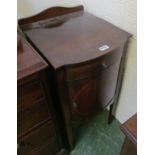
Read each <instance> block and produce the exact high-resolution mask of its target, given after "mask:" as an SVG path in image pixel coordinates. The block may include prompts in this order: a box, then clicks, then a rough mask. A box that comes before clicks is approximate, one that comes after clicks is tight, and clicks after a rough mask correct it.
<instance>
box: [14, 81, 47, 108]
mask: <svg viewBox="0 0 155 155" xmlns="http://www.w3.org/2000/svg"><path fill="white" fill-rule="evenodd" d="M17 98H18V111H21V110H25V109H28V108H31V106H32V105H33V104H36V103H37V102H38V101H40V100H43V99H44V98H45V94H44V90H43V88H42V84H41V81H40V80H39V79H36V80H35V81H31V82H28V83H25V84H23V85H22V86H20V87H18V97H17Z"/></svg>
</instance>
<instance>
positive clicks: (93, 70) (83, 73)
mask: <svg viewBox="0 0 155 155" xmlns="http://www.w3.org/2000/svg"><path fill="white" fill-rule="evenodd" d="M101 71H102V65H101V62H100V61H99V62H98V61H97V62H94V61H93V62H91V63H90V62H89V63H86V64H80V65H77V66H74V67H67V68H66V69H65V74H66V80H67V81H68V82H71V81H75V80H81V79H85V78H89V77H93V76H95V75H97V74H99V73H101Z"/></svg>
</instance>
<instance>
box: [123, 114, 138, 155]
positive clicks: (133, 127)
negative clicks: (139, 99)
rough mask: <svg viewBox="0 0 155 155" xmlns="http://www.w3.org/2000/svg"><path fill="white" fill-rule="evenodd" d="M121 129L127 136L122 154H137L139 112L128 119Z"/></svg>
mask: <svg viewBox="0 0 155 155" xmlns="http://www.w3.org/2000/svg"><path fill="white" fill-rule="evenodd" d="M121 129H122V131H123V133H124V134H125V136H126V137H125V140H124V144H123V147H122V151H121V153H120V155H137V114H135V115H134V116H132V117H131V118H130V119H129V120H128V121H126V122H125V123H124V124H123V125H122V126H121Z"/></svg>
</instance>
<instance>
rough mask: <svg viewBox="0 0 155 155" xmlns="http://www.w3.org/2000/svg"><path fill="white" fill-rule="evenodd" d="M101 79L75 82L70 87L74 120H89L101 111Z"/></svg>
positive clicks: (95, 78)
mask: <svg viewBox="0 0 155 155" xmlns="http://www.w3.org/2000/svg"><path fill="white" fill-rule="evenodd" d="M99 81H100V80H99V78H97V77H94V78H90V79H83V80H80V81H74V82H73V83H71V84H70V86H69V94H70V100H71V105H70V106H71V115H72V118H71V119H72V120H73V121H74V120H79V119H84V118H89V117H91V116H93V115H95V114H96V113H97V112H99V110H100V109H101V106H100V103H99V100H98V94H99V93H98V90H99Z"/></svg>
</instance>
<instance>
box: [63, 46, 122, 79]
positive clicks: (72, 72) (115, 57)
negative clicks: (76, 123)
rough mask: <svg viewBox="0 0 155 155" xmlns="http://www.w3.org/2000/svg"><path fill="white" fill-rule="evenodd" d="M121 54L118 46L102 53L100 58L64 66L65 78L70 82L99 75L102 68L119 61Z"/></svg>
mask: <svg viewBox="0 0 155 155" xmlns="http://www.w3.org/2000/svg"><path fill="white" fill-rule="evenodd" d="M121 56H122V50H121V49H119V48H118V49H115V50H113V51H111V52H109V53H107V54H106V55H104V56H103V57H102V59H96V60H93V61H89V62H87V63H82V64H78V65H73V66H69V67H66V68H65V75H66V80H67V81H68V82H70V81H74V80H81V79H84V78H90V77H94V76H97V75H100V74H101V73H102V71H103V69H106V68H108V67H110V66H111V65H113V64H115V63H116V62H118V61H120V59H121Z"/></svg>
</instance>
